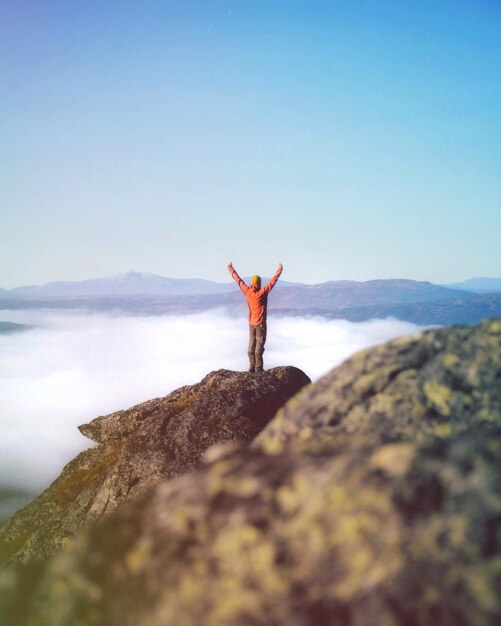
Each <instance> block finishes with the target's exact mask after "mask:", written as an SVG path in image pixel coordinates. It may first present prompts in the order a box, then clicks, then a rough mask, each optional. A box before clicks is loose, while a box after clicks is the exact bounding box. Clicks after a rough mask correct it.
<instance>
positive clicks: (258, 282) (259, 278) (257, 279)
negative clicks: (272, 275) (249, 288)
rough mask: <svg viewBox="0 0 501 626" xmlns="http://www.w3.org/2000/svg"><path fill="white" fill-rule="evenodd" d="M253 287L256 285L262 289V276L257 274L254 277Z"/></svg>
mask: <svg viewBox="0 0 501 626" xmlns="http://www.w3.org/2000/svg"><path fill="white" fill-rule="evenodd" d="M251 285H256V286H257V287H261V276H258V275H257V274H256V275H255V276H253V277H252V280H251Z"/></svg>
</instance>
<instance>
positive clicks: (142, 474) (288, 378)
mask: <svg viewBox="0 0 501 626" xmlns="http://www.w3.org/2000/svg"><path fill="white" fill-rule="evenodd" d="M309 382H310V379H309V378H308V377H307V376H306V374H304V373H303V372H302V371H301V370H299V369H297V368H295V367H276V368H273V369H270V370H268V371H266V372H263V373H259V374H249V373H246V372H245V373H244V372H233V371H229V370H219V371H216V372H212V373H211V374H209V375H208V376H206V377H205V378H204V379H203V380H202V381H201V382H200V383H198V384H196V385H188V386H185V387H181V388H180V389H177V390H176V391H173V392H172V393H170V394H169V395H167V396H165V397H164V398H157V399H155V400H150V401H148V402H144V403H142V404H139V405H137V406H134V407H132V408H131V409H128V410H127V411H118V412H117V413H112V414H111V415H106V416H104V417H98V418H96V419H94V420H92V422H90V423H89V424H84V425H83V426H80V427H79V428H80V431H81V432H82V433H83V434H84V435H85V436H86V437H89V439H92V440H93V441H95V442H97V443H98V444H99V445H98V446H97V447H95V448H91V449H89V450H85V451H84V452H82V453H80V454H79V455H78V456H77V457H76V458H75V459H74V460H73V461H71V462H70V463H69V464H68V465H67V466H66V467H65V468H64V470H63V472H62V473H61V475H60V476H59V477H58V478H57V479H56V480H55V481H54V482H53V483H52V485H51V486H50V487H49V488H48V489H47V490H46V491H44V493H42V494H41V495H40V496H39V497H38V498H36V499H35V500H34V501H33V502H32V503H31V504H29V505H28V506H26V507H24V508H23V509H21V510H20V511H19V512H18V513H17V514H16V515H14V516H13V517H12V518H11V519H10V520H9V521H8V522H7V523H6V525H5V526H4V527H3V528H2V529H0V562H7V563H9V562H19V561H27V560H29V559H33V558H40V557H44V556H46V555H48V554H50V553H52V552H54V551H56V550H58V549H60V548H61V547H62V546H63V545H64V544H65V542H66V541H67V539H68V538H69V537H71V536H73V535H74V534H75V532H76V531H77V530H79V529H80V528H82V527H83V526H86V525H87V524H89V523H91V522H96V521H98V520H100V519H101V518H102V517H103V515H105V514H106V513H109V512H110V511H112V510H113V509H114V508H115V507H116V506H117V505H118V504H120V503H121V502H124V501H127V500H131V499H133V498H134V497H136V496H137V495H138V494H140V493H141V492H142V491H144V490H145V488H146V487H147V486H149V485H151V484H153V483H155V482H158V481H159V480H161V479H166V478H171V477H173V476H176V475H178V474H181V473H183V472H186V471H188V470H190V469H192V468H194V467H195V466H196V465H198V464H199V463H200V462H201V458H202V455H203V453H204V451H205V450H206V449H207V448H208V447H209V446H211V445H214V444H217V443H222V442H230V441H231V442H235V443H238V444H242V443H246V442H249V441H251V440H252V439H253V438H254V437H255V436H256V434H257V433H258V432H259V431H260V430H261V429H262V428H263V427H264V426H265V425H266V423H267V422H268V421H269V420H270V419H271V418H272V417H273V416H274V414H275V413H276V411H277V410H278V409H279V408H280V407H281V406H282V405H283V404H284V403H285V402H286V401H287V400H288V399H289V398H291V397H292V396H293V395H294V394H295V393H297V392H298V391H299V390H300V389H301V388H302V387H303V386H304V385H306V384H307V383H309Z"/></svg>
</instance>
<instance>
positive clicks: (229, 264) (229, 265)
mask: <svg viewBox="0 0 501 626" xmlns="http://www.w3.org/2000/svg"><path fill="white" fill-rule="evenodd" d="M227 267H228V269H230V268H232V267H233V265H232V264H231V261H228V265H227Z"/></svg>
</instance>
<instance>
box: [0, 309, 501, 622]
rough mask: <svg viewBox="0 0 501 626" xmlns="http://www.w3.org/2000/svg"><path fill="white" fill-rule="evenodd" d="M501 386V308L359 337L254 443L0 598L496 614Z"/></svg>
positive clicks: (287, 618) (194, 607)
mask: <svg viewBox="0 0 501 626" xmlns="http://www.w3.org/2000/svg"><path fill="white" fill-rule="evenodd" d="M500 402H501V321H500V320H491V321H488V322H485V323H483V324H482V325H481V326H479V327H476V328H468V329H465V328H451V329H439V330H432V331H428V332H426V333H424V334H422V335H420V336H417V337H412V338H405V339H398V340H396V341H393V342H391V343H389V344H386V345H385V346H382V347H378V348H375V349H372V350H369V351H365V352H363V353H360V354H358V355H356V356H355V357H353V358H352V359H350V360H349V361H347V362H346V363H345V364H343V365H342V366H341V367H340V368H337V369H336V370H334V371H333V372H331V373H330V374H328V375H327V376H326V377H325V378H324V379H322V380H321V381H320V382H319V383H317V384H316V385H313V386H310V387H307V388H306V389H304V390H303V391H302V392H300V393H299V394H298V395H297V396H295V397H294V398H293V399H292V400H291V401H290V402H289V403H288V404H287V405H286V406H285V407H284V408H283V410H281V411H280V412H279V414H278V415H277V416H276V417H275V419H274V420H272V422H270V424H269V425H268V426H267V427H266V428H265V429H264V430H263V431H262V433H261V434H260V435H259V436H258V438H257V439H256V440H255V442H254V443H253V445H252V446H251V447H247V448H239V449H234V448H232V447H227V448H226V450H225V449H218V451H217V452H218V454H217V455H213V458H214V457H216V456H217V458H215V460H210V459H211V455H208V459H209V460H208V462H207V463H206V465H205V466H202V467H200V468H198V469H196V470H195V471H193V472H191V473H186V474H183V475H181V476H178V477H177V478H174V479H173V480H170V481H165V482H160V483H157V484H156V485H154V486H153V487H152V488H151V489H149V490H148V491H146V492H145V493H143V494H142V495H141V496H140V497H139V498H136V499H135V500H133V501H132V502H130V503H128V504H127V505H125V506H123V507H120V508H118V509H117V510H116V511H115V512H114V513H112V514H111V515H109V516H107V517H106V518H105V519H103V521H102V522H101V523H100V524H99V525H97V526H95V527H93V528H90V529H89V530H87V532H85V533H83V534H81V535H80V536H79V537H78V539H77V540H75V541H73V542H71V543H70V544H69V545H68V546H67V550H66V551H64V552H62V553H60V554H58V555H55V556H54V557H52V558H51V559H49V560H46V561H44V562H43V563H38V564H36V565H35V566H34V567H33V568H29V569H19V568H10V569H9V570H6V571H5V572H4V574H3V578H2V579H1V580H0V587H2V586H3V589H4V603H3V606H2V607H0V608H1V609H3V611H4V613H5V614H6V615H8V616H11V619H12V622H13V623H18V624H22V625H23V626H24V625H25V624H26V625H27V624H29V625H30V626H42V625H44V626H45V624H48V623H50V624H51V626H70V625H73V624H85V625H86V626H104V625H106V626H115V625H118V624H120V625H121V626H129V625H130V626H132V625H136V624H141V625H144V626H170V625H178V624H183V626H195V625H197V626H199V625H203V626H234V625H235V624H238V625H239V626H240V625H242V626H261V625H262V626H268V625H270V624H277V625H278V624H290V625H292V626H324V625H332V626H397V625H398V626H425V625H426V626H428V625H429V626H436V625H438V624H440V625H441V626H442V625H444V626H449V625H450V626H452V625H454V626H469V625H478V626H495V625H497V624H499V623H501V594H500V588H501V565H500V563H501V530H500V528H501V404H500ZM16 620H17V621H16Z"/></svg>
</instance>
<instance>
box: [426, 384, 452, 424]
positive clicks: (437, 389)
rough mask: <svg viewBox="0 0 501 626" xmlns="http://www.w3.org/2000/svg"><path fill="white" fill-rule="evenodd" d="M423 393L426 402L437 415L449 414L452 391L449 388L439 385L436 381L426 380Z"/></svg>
mask: <svg viewBox="0 0 501 626" xmlns="http://www.w3.org/2000/svg"><path fill="white" fill-rule="evenodd" d="M423 391H424V395H425V396H426V398H427V399H428V402H429V403H430V404H431V405H432V406H433V408H434V409H435V410H436V411H438V413H440V414H441V415H444V416H449V415H450V414H451V408H450V401H451V399H452V391H451V390H450V389H449V387H446V386H445V385H441V384H440V383H438V382H437V381H436V380H427V381H426V382H425V383H424V385H423Z"/></svg>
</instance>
